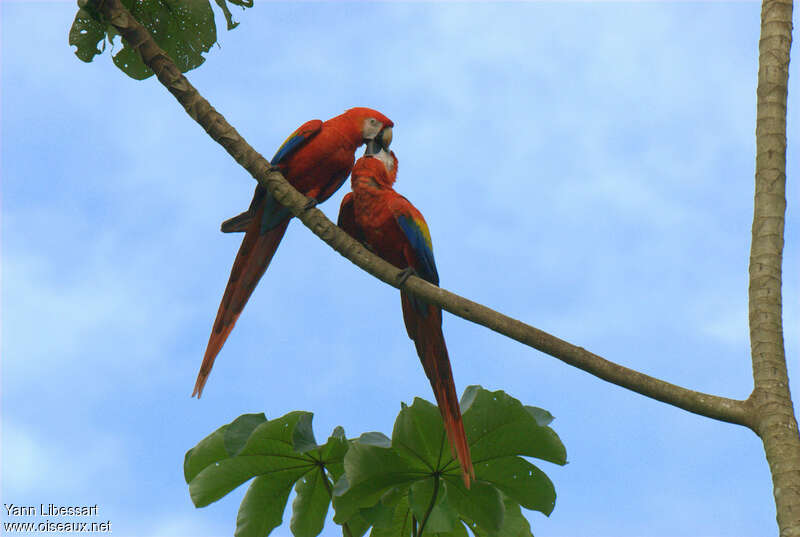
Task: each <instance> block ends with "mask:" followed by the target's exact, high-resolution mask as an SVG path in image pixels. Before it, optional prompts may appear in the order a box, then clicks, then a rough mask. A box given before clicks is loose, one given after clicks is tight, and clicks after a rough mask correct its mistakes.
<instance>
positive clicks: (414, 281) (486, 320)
mask: <svg viewBox="0 0 800 537" xmlns="http://www.w3.org/2000/svg"><path fill="white" fill-rule="evenodd" d="M81 1H82V2H85V3H87V4H91V5H92V6H93V7H96V8H97V9H98V10H100V11H101V12H102V13H103V14H104V15H105V16H106V17H107V18H108V19H109V21H110V22H111V24H113V25H114V27H115V28H116V29H117V31H119V33H120V34H121V35H122V37H123V38H124V39H125V40H126V41H128V42H129V43H131V44H132V45H133V47H134V48H135V49H136V50H138V51H139V53H140V54H141V55H142V59H143V60H144V63H145V64H146V65H147V66H148V67H150V68H151V69H152V70H153V71H154V72H155V73H156V76H157V77H158V80H159V81H160V82H161V83H162V84H163V85H164V86H166V88H167V89H168V90H169V91H170V92H171V93H172V94H173V95H174V96H175V98H176V99H177V100H178V101H179V102H180V103H181V104H182V105H183V106H184V108H185V109H186V112H187V113H188V114H189V115H190V116H191V117H192V118H193V119H195V121H197V122H198V123H199V124H200V125H201V126H202V127H203V128H204V129H205V130H206V132H208V134H209V135H210V136H211V137H212V138H213V139H214V140H216V141H217V142H218V143H219V144H220V145H222V146H223V147H224V148H225V150H226V151H228V153H230V154H231V156H232V157H233V158H234V159H235V160H236V162H238V163H239V164H240V165H242V166H243V167H244V168H245V169H246V170H247V171H248V172H250V174H251V175H252V176H253V178H255V179H256V181H258V182H259V183H261V184H262V185H264V186H265V187H266V188H267V189H268V190H269V191H270V193H271V194H272V195H273V196H274V197H275V198H276V199H277V200H278V201H279V202H280V203H282V204H283V205H284V206H286V207H287V208H288V209H289V210H291V212H292V213H293V214H294V215H295V216H297V218H298V219H299V220H301V221H302V222H303V224H304V225H305V226H306V227H308V228H309V229H310V230H311V231H313V232H314V233H315V234H316V235H317V236H319V237H320V238H321V239H322V240H323V241H325V242H326V243H328V245H330V246H331V247H332V248H333V249H334V250H336V251H337V252H339V253H340V254H341V255H343V256H344V257H346V258H347V259H349V260H350V261H352V262H353V263H354V264H356V265H358V266H359V267H361V268H362V269H364V270H365V271H367V272H369V273H370V274H372V275H373V276H375V277H376V278H378V279H379V280H381V281H383V282H385V283H387V284H389V285H391V286H393V287H397V288H400V286H398V284H397V282H398V275H399V274H400V272H401V271H400V270H399V269H398V268H397V267H395V266H393V265H391V264H389V263H387V262H386V261H384V260H383V259H381V258H379V257H377V256H376V255H375V254H373V253H372V252H369V251H368V250H367V249H366V248H364V247H363V246H362V245H361V244H360V243H358V242H357V241H355V240H354V239H353V238H351V237H350V235H348V234H347V233H345V232H344V231H342V230H341V229H339V227H337V226H336V225H334V224H333V223H332V222H331V221H330V220H328V218H327V217H326V216H325V214H324V213H323V212H322V211H320V210H319V209H316V208H311V209H309V210H305V209H304V207H305V206H306V204H307V202H308V199H307V198H306V197H305V196H304V195H302V194H301V193H300V192H298V191H297V190H295V189H294V188H293V187H292V186H291V185H290V184H289V183H288V182H287V181H286V179H284V177H283V176H282V175H281V174H280V173H279V172H277V171H275V170H272V169H270V164H269V162H268V161H267V160H266V159H265V158H264V157H263V156H261V155H260V154H259V153H258V152H257V151H256V150H255V149H253V148H252V147H251V146H250V145H249V144H248V143H247V142H246V141H245V140H244V139H243V138H242V137H241V136H240V135H239V133H238V132H236V129H234V128H233V127H232V126H231V125H229V124H228V122H227V121H226V120H225V118H224V117H222V115H221V114H219V113H218V112H217V111H216V110H215V109H214V108H213V107H212V106H211V105H210V104H209V103H208V101H206V100H205V99H204V98H203V97H202V96H201V95H200V94H199V93H198V92H197V90H196V89H195V88H194V87H193V86H192V85H191V84H190V83H189V81H188V80H187V79H186V77H184V76H183V74H181V72H180V71H179V69H178V68H177V67H176V66H175V64H174V63H173V62H172V60H171V59H170V58H169V56H167V54H166V53H165V52H164V51H163V50H161V49H160V48H159V47H158V45H157V44H156V43H155V41H153V39H152V37H150V35H149V33H148V32H147V30H146V29H145V28H144V27H143V26H142V25H141V24H139V23H138V22H137V21H136V20H135V19H134V17H133V16H132V15H131V14H130V13H129V12H128V11H127V10H126V9H125V7H124V6H122V4H121V3H120V1H119V0H81ZM402 288H403V289H405V290H407V291H410V292H412V293H414V294H416V295H418V296H419V297H421V298H423V299H425V300H426V301H428V302H430V303H432V304H436V305H437V306H440V307H442V308H443V309H445V310H447V311H449V312H450V313H452V314H454V315H458V316H459V317H462V318H464V319H466V320H468V321H472V322H474V323H477V324H481V325H483V326H485V327H487V328H489V329H491V330H494V331H495V332H498V333H500V334H503V335H505V336H508V337H510V338H511V339H514V340H516V341H519V342H520V343H523V344H525V345H527V346H529V347H533V348H534V349H537V350H539V351H541V352H544V353H546V354H549V355H550V356H553V357H555V358H558V359H559V360H561V361H563V362H565V363H567V364H569V365H572V366H574V367H577V368H579V369H583V370H584V371H586V372H588V373H590V374H592V375H594V376H596V377H599V378H601V379H603V380H605V381H608V382H611V383H613V384H616V385H618V386H621V387H623V388H627V389H629V390H631V391H634V392H636V393H639V394H642V395H644V396H647V397H650V398H653V399H657V400H659V401H662V402H664V403H667V404H670V405H673V406H676V407H679V408H682V409H684V410H688V411H689V412H693V413H695V414H700V415H702V416H706V417H709V418H713V419H717V420H721V421H726V422H730V423H736V424H739V425H745V426H748V427H752V419H751V416H752V409H751V403H750V401H749V400H746V401H739V400H736V399H728V398H724V397H718V396H715V395H709V394H705V393H701V392H696V391H692V390H688V389H686V388H682V387H680V386H676V385H674V384H670V383H668V382H664V381H663V380H660V379H657V378H655V377H651V376H649V375H645V374H643V373H640V372H638V371H635V370H633V369H629V368H627V367H623V366H621V365H618V364H615V363H613V362H610V361H608V360H605V359H604V358H601V357H600V356H598V355H596V354H593V353H591V352H589V351H587V350H585V349H583V348H581V347H577V346H575V345H572V344H570V343H567V342H566V341H564V340H561V339H559V338H557V337H555V336H552V335H550V334H548V333H546V332H543V331H541V330H539V329H537V328H534V327H533V326H530V325H527V324H525V323H523V322H521V321H518V320H516V319H513V318H511V317H508V316H506V315H503V314H501V313H498V312H496V311H494V310H492V309H490V308H487V307H486V306H483V305H481V304H478V303H476V302H473V301H471V300H468V299H466V298H462V297H460V296H458V295H455V294H453V293H451V292H449V291H446V290H444V289H442V288H440V287H436V286H434V285H431V284H430V283H428V282H426V281H425V280H422V279H420V278H417V277H415V276H411V277H409V278H408V279H407V280H406V282H405V283H404V284H403V285H402Z"/></svg>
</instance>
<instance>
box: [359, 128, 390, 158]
mask: <svg viewBox="0 0 800 537" xmlns="http://www.w3.org/2000/svg"><path fill="white" fill-rule="evenodd" d="M391 143H392V128H391V127H386V128H384V129H383V130H381V131H380V132H379V133H378V134H377V135H376V136H375V138H372V139H371V140H367V150H366V151H365V152H364V156H367V157H369V156H374V155H377V154H378V153H380V152H381V150H384V151H387V152H388V151H389V144H391Z"/></svg>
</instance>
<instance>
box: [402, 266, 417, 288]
mask: <svg viewBox="0 0 800 537" xmlns="http://www.w3.org/2000/svg"><path fill="white" fill-rule="evenodd" d="M410 276H418V274H417V271H416V270H414V269H413V268H411V267H406V268H404V269H403V270H401V271H400V272H398V273H397V286H398V287H403V285H405V283H406V280H408V278H409V277H410Z"/></svg>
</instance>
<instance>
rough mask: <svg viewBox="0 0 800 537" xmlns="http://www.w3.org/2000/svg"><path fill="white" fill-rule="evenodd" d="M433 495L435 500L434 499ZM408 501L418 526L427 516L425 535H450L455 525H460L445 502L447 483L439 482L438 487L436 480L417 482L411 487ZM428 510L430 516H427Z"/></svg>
mask: <svg viewBox="0 0 800 537" xmlns="http://www.w3.org/2000/svg"><path fill="white" fill-rule="evenodd" d="M434 493H435V494H436V498H434ZM431 500H435V503H434V504H433V507H431ZM408 501H409V505H410V506H411V512H412V513H414V516H415V517H416V518H417V520H418V521H419V523H420V524H422V522H423V521H425V517H426V515H427V521H426V522H425V528H424V531H425V533H437V534H438V533H451V532H452V531H453V528H455V526H456V524H460V522H459V521H458V513H456V510H455V507H454V506H453V505H451V503H450V502H448V501H447V483H445V482H443V481H442V480H439V486H438V487H437V486H436V478H429V479H425V480H423V481H417V482H416V483H414V484H413V485H411V490H409V492H408ZM429 509H430V514H428V510H429Z"/></svg>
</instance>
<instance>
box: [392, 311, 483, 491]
mask: <svg viewBox="0 0 800 537" xmlns="http://www.w3.org/2000/svg"><path fill="white" fill-rule="evenodd" d="M428 311H429V314H428V315H427V316H426V317H422V316H420V315H419V313H417V312H416V311H414V309H413V306H411V304H410V302H409V300H408V298H407V297H406V296H403V316H404V317H405V320H406V327H407V328H410V327H412V326H413V329H411V330H409V335H411V334H413V336H412V337H413V339H414V343H415V345H416V347H417V354H418V355H419V359H420V362H422V367H423V369H424V370H425V374H426V375H427V377H428V380H429V381H430V383H431V388H433V394H434V395H435V396H436V404H437V405H439V412H441V414H442V420H443V421H444V427H445V430H446V431H447V437H448V439H449V440H450V452H451V453H452V454H453V457H454V458H457V459H458V462H459V463H460V464H461V473H462V475H463V477H464V485H465V486H466V487H467V488H470V477H472V479H475V469H474V468H473V467H472V456H471V454H470V451H469V445H468V444H467V436H466V434H465V433H464V422H463V421H462V419H461V408H460V407H459V405H458V394H457V393H456V384H455V381H454V380H453V370H452V368H451V367H450V357H449V356H448V354H447V346H446V345H445V342H444V335H443V334H442V327H441V318H442V317H441V310H438V309H437V308H434V307H432V306H430V307H429V310H428ZM412 330H413V331H412Z"/></svg>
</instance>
